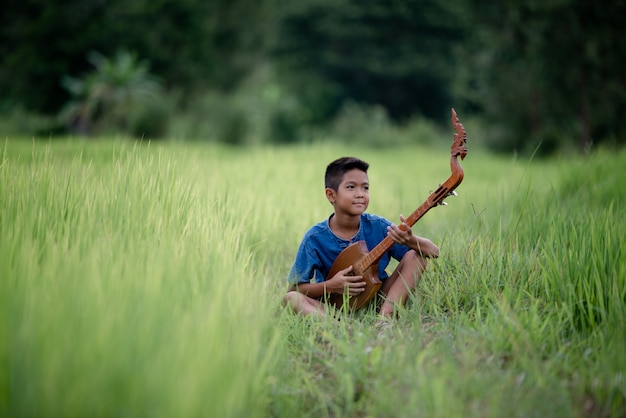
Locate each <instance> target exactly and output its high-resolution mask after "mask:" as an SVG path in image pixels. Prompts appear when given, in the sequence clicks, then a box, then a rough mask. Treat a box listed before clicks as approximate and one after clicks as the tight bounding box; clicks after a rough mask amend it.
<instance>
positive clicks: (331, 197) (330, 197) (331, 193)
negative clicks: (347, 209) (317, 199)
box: [326, 187, 335, 205]
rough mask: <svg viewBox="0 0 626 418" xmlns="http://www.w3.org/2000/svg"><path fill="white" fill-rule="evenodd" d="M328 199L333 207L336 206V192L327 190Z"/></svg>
mask: <svg viewBox="0 0 626 418" xmlns="http://www.w3.org/2000/svg"><path fill="white" fill-rule="evenodd" d="M326 199H328V201H329V202H330V204H331V205H334V204H335V191H334V190H333V189H331V188H329V187H327V188H326Z"/></svg>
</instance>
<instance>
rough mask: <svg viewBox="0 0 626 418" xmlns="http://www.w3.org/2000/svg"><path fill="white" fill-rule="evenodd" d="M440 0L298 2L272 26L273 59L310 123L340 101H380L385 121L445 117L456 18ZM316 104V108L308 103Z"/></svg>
mask: <svg viewBox="0 0 626 418" xmlns="http://www.w3.org/2000/svg"><path fill="white" fill-rule="evenodd" d="M448 4H449V2H443V1H428V2H417V1H405V0H396V1H391V2H385V3H384V4H383V3H379V2H376V1H351V0H344V1H338V2H337V1H327V0H317V1H308V2H304V3H298V4H296V5H294V6H293V7H291V8H289V9H288V11H287V12H286V13H285V17H284V18H283V23H282V25H281V27H280V30H281V32H280V36H279V37H278V42H277V45H276V47H275V48H276V49H275V50H276V54H277V60H278V62H279V63H282V68H285V71H284V74H285V77H286V78H287V80H288V81H291V83H292V85H293V86H294V87H293V88H294V89H295V90H297V91H298V92H300V94H302V96H303V97H304V100H305V101H307V102H311V103H313V104H314V108H315V109H316V111H317V114H316V115H314V121H318V120H322V121H326V120H328V119H329V118H331V117H332V116H333V115H334V114H335V113H336V112H337V111H338V110H339V109H340V108H341V107H342V106H343V105H344V104H345V103H346V102H348V101H356V102H359V103H364V104H369V105H374V106H382V107H384V108H385V109H386V111H387V113H388V114H389V115H390V117H391V118H392V119H395V120H398V119H399V120H402V119H406V118H408V117H410V116H412V115H415V114H419V115H423V116H425V117H428V118H433V119H435V120H438V121H440V120H442V119H444V118H445V117H446V116H447V112H448V109H449V107H450V103H451V100H450V94H449V89H448V87H447V86H448V85H449V84H450V82H451V80H452V77H453V75H454V63H453V60H452V56H453V54H452V49H453V48H454V45H455V44H456V43H457V42H459V40H460V34H461V33H462V31H461V30H460V29H461V28H460V25H459V24H460V22H461V21H460V17H459V16H458V15H456V14H455V13H454V9H452V8H450V7H449V6H448ZM318 103H319V105H318V106H316V105H317V104H318Z"/></svg>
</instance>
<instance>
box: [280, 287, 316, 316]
mask: <svg viewBox="0 0 626 418" xmlns="http://www.w3.org/2000/svg"><path fill="white" fill-rule="evenodd" d="M283 304H284V305H285V306H289V307H290V308H291V309H292V310H293V311H294V312H295V313H298V314H300V315H302V316H306V315H318V316H326V313H325V312H324V306H323V305H322V302H320V301H319V300H317V299H312V298H310V297H308V296H306V295H303V294H302V293H300V292H297V291H295V290H291V291H289V292H287V293H286V294H285V296H283Z"/></svg>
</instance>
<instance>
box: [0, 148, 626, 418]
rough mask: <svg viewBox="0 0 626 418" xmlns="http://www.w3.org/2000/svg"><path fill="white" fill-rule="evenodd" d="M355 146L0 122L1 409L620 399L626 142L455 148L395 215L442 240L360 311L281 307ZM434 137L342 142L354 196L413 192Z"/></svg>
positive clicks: (370, 409) (401, 197)
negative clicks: (339, 166)
mask: <svg viewBox="0 0 626 418" xmlns="http://www.w3.org/2000/svg"><path fill="white" fill-rule="evenodd" d="M471 140H472V138H471V136H470V138H469V141H468V145H470V144H471ZM354 149H355V147H354V145H352V144H346V145H340V144H315V145H299V146H292V147H276V148H270V147H263V146H259V147H250V148H246V149H245V151H244V150H242V149H237V148H232V147H224V146H217V145H215V144H213V145H207V144H193V143H192V144H185V145H184V146H183V145H181V144H178V143H167V142H163V143H160V144H159V145H158V146H155V145H154V144H151V145H149V144H147V143H145V142H141V143H137V144H132V143H129V142H123V141H111V140H106V139H103V140H101V141H98V142H85V141H78V140H75V139H74V140H59V141H53V142H48V141H46V142H39V141H34V142H33V141H30V140H26V141H18V140H14V139H10V140H8V141H5V144H4V146H3V149H2V151H0V337H1V338H0V382H1V383H0V415H2V416H15V417H20V416H38V417H48V416H67V415H72V416H84V415H89V416H119V415H129V416H154V417H160V416H172V415H181V416H205V415H218V416H252V417H266V416H276V417H283V416H284V417H293V416H302V417H308V416H315V417H320V416H322V417H331V416H346V417H361V416H388V417H415V416H418V417H419V416H424V417H432V416H446V417H449V416H464V417H502V416H511V417H522V416H551V417H581V418H582V417H588V416H599V417H600V416H602V417H605V416H623V415H624V414H626V394H625V393H624V387H625V383H626V382H625V379H626V357H625V356H624V352H626V338H625V337H626V336H625V334H624V330H625V329H626V328H625V327H624V321H625V320H626V299H625V297H626V279H625V278H626V261H625V260H626V258H624V257H623V255H624V251H625V249H626V224H625V219H624V217H623V216H622V212H623V209H624V198H625V197H626V196H625V195H624V188H623V187H621V185H622V184H623V182H624V180H625V179H624V171H623V169H622V168H623V167H624V164H626V153H625V152H623V151H622V152H619V153H611V152H599V153H596V154H594V155H592V156H590V157H588V158H573V159H571V160H565V159H561V160H559V159H550V160H544V161H534V162H533V161H531V162H527V161H521V160H519V159H511V158H502V157H494V156H493V155H490V154H486V153H483V152H476V150H475V149H474V148H470V154H468V156H467V158H466V159H465V160H464V162H463V166H464V169H465V174H466V175H465V179H464V181H463V183H462V184H461V186H460V187H459V189H458V192H459V197H457V198H454V200H453V198H450V199H448V203H449V206H446V207H441V208H437V209H434V210H433V212H429V214H428V215H427V216H425V217H424V218H423V219H422V220H420V222H419V223H418V224H417V225H416V226H415V228H414V229H415V231H416V232H417V233H419V234H420V235H423V236H426V237H429V238H431V239H433V240H434V241H435V242H436V243H437V244H438V245H439V246H440V248H441V257H440V258H439V259H438V260H436V261H432V262H431V263H430V264H429V267H428V270H427V272H426V274H425V276H424V277H423V280H422V281H421V282H420V284H419V286H418V288H417V289H416V291H415V293H414V295H413V297H412V298H411V300H410V302H409V303H408V304H407V305H406V307H405V308H403V309H402V310H401V311H400V316H399V318H398V319H397V320H395V321H394V322H393V325H392V326H391V327H390V328H387V329H384V330H379V329H377V328H376V327H375V326H374V324H375V321H376V319H377V318H376V316H375V315H374V313H373V312H372V311H370V310H365V311H362V312H359V313H357V314H354V315H344V316H343V317H342V318H341V321H335V320H314V319H311V318H307V319H302V318H299V317H295V316H293V315H291V314H288V313H287V312H285V311H283V310H281V309H280V297H281V294H282V292H284V290H285V282H284V277H286V274H287V271H288V269H289V266H290V263H291V262H292V261H293V256H294V254H295V250H296V248H297V245H298V242H299V239H300V238H301V236H302V234H303V233H304V231H305V230H306V228H308V227H309V226H310V225H311V224H312V223H313V222H316V221H318V220H320V219H324V218H325V217H326V216H327V215H328V213H329V211H330V208H329V206H328V204H327V202H326V201H325V200H324V198H323V186H321V184H322V183H321V176H323V167H325V164H326V163H327V162H328V160H330V159H332V158H334V157H333V156H337V155H347V154H348V153H350V154H353V153H354ZM447 155H448V154H447V153H446V152H441V151H439V150H432V149H428V148H425V147H422V146H415V145H410V146H405V147H399V148H392V147H389V148H382V149H381V148H368V147H359V153H358V156H359V157H361V158H364V159H365V160H366V161H368V162H370V164H371V168H370V180H371V183H372V199H371V203H370V211H372V212H374V213H379V214H381V215H383V216H385V217H387V218H389V219H397V216H398V214H399V213H405V214H406V213H407V212H406V211H409V210H412V209H414V208H415V207H417V206H418V205H419V204H420V203H421V201H422V199H423V198H425V197H426V196H427V195H428V193H429V190H432V188H433V187H435V186H436V184H437V182H440V181H442V180H443V179H444V178H445V177H446V176H447V175H449V166H448V164H447V161H448V158H447ZM583 168H584V169H583ZM285 179H289V183H288V184H290V185H295V186H294V187H288V188H285V187H284V184H285V182H284V180H285ZM274 186H275V187H274ZM286 190H288V199H286V198H285V196H286V193H285V192H286ZM316 190H317V191H319V193H318V192H316ZM420 196H421V197H420ZM286 201H288V202H289V203H288V204H285V203H284V202H286Z"/></svg>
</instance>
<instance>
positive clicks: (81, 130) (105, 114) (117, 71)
mask: <svg viewBox="0 0 626 418" xmlns="http://www.w3.org/2000/svg"><path fill="white" fill-rule="evenodd" d="M87 59H88V60H89V62H90V63H91V64H93V66H94V67H95V70H94V71H93V72H91V73H89V74H87V75H85V76H84V77H83V78H73V77H69V76H68V77H65V78H64V79H63V85H64V87H65V88H66V89H67V90H68V91H69V92H70V94H71V95H72V100H71V101H70V102H69V103H68V104H67V105H66V106H65V108H64V109H63V110H62V112H61V118H62V119H63V121H64V122H65V123H66V124H67V125H68V126H69V128H70V129H71V130H72V131H74V132H75V133H77V134H81V135H89V134H92V133H94V131H96V130H97V129H96V126H98V127H100V128H102V127H107V126H110V127H113V128H115V129H116V130H118V131H121V132H127V131H128V124H129V115H131V114H132V112H133V111H135V110H137V108H139V107H141V106H144V105H145V104H146V103H147V101H148V100H150V99H154V98H155V97H156V95H157V94H158V93H159V90H160V85H159V83H158V81H157V80H156V79H155V78H154V77H153V76H152V75H150V73H149V71H148V66H147V64H145V63H144V62H141V61H139V60H138V58H137V56H136V55H135V54H133V53H130V52H128V51H125V50H122V51H119V52H118V53H117V54H116V55H115V57H114V58H113V59H109V58H107V57H105V56H103V55H102V54H100V53H98V52H91V53H90V54H89V55H88V57H87Z"/></svg>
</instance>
